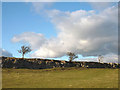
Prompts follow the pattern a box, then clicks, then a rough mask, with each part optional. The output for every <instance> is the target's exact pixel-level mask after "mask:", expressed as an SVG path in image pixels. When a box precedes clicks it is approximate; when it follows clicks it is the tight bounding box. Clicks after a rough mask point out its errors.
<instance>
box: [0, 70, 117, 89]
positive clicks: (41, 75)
mask: <svg viewBox="0 0 120 90" xmlns="http://www.w3.org/2000/svg"><path fill="white" fill-rule="evenodd" d="M2 87H3V88H118V69H85V68H84V69H82V68H66V69H60V68H57V69H44V70H33V69H3V70H2Z"/></svg>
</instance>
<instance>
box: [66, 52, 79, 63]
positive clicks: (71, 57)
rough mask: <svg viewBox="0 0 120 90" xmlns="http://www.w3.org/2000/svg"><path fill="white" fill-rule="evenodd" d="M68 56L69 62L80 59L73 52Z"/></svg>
mask: <svg viewBox="0 0 120 90" xmlns="http://www.w3.org/2000/svg"><path fill="white" fill-rule="evenodd" d="M67 55H68V56H69V62H72V60H74V59H75V58H78V56H77V55H75V54H74V53H72V52H68V53H67Z"/></svg>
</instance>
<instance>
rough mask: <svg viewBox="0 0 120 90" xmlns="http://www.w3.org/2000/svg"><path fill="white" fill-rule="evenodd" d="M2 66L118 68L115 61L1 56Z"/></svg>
mask: <svg viewBox="0 0 120 90" xmlns="http://www.w3.org/2000/svg"><path fill="white" fill-rule="evenodd" d="M1 66H2V68H17V69H18V68H26V69H46V68H55V67H84V68H120V64H117V63H98V62H68V61H62V60H61V61H60V60H50V59H22V58H13V57H12V58H10V57H2V64H1Z"/></svg>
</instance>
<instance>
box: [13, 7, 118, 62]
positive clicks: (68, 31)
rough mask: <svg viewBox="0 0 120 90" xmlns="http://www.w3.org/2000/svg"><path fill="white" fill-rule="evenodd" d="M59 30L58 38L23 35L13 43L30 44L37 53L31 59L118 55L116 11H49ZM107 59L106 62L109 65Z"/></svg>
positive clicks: (52, 21)
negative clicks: (70, 55) (78, 55)
mask: <svg viewBox="0 0 120 90" xmlns="http://www.w3.org/2000/svg"><path fill="white" fill-rule="evenodd" d="M46 13H47V15H48V17H49V18H50V19H51V23H53V24H54V25H55V27H56V30H57V32H58V33H57V37H54V38H50V39H46V38H45V37H44V36H43V35H42V34H37V33H33V32H32V33H31V32H29V33H28V32H27V33H23V34H21V35H18V36H15V37H14V38H13V41H15V42H18V41H21V40H23V41H27V42H29V43H30V44H31V46H32V48H34V49H36V51H35V52H34V53H33V54H32V55H31V56H32V57H45V58H46V57H47V58H54V57H61V56H64V55H65V54H66V52H68V51H71V52H74V53H76V54H81V55H83V56H97V55H108V54H110V53H113V54H117V50H118V48H117V47H118V26H117V25H118V22H117V20H118V18H117V17H118V16H117V15H118V14H117V7H114V6H113V7H110V8H107V9H105V10H103V11H101V12H99V13H96V11H94V10H91V11H85V10H77V11H73V12H62V11H59V10H49V11H46ZM107 60H108V59H106V61H107Z"/></svg>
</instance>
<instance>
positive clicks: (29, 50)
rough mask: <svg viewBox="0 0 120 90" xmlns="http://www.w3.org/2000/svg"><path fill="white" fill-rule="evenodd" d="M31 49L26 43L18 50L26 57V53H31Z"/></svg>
mask: <svg viewBox="0 0 120 90" xmlns="http://www.w3.org/2000/svg"><path fill="white" fill-rule="evenodd" d="M31 51H32V50H31V48H30V47H29V46H25V45H23V46H21V50H18V52H19V53H21V54H22V58H24V55H25V54H26V53H29V52H31Z"/></svg>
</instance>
